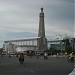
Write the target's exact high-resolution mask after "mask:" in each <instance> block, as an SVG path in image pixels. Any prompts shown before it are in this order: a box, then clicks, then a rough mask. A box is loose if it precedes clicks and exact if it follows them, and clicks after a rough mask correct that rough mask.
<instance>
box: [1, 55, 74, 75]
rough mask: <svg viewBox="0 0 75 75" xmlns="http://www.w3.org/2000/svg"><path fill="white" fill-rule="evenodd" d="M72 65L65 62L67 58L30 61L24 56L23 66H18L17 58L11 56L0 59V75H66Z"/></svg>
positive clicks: (33, 59)
mask: <svg viewBox="0 0 75 75" xmlns="http://www.w3.org/2000/svg"><path fill="white" fill-rule="evenodd" d="M73 65H74V63H70V62H68V61H67V57H60V58H56V57H48V60H44V59H43V57H40V58H39V59H36V58H35V57H32V58H31V59H30V58H29V57H27V56H25V61H24V64H20V63H19V61H18V58H17V57H15V56H13V57H11V58H8V57H7V56H4V57H0V75H68V74H69V73H70V72H71V71H72V69H73Z"/></svg>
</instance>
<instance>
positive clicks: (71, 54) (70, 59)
mask: <svg viewBox="0 0 75 75" xmlns="http://www.w3.org/2000/svg"><path fill="white" fill-rule="evenodd" d="M68 58H69V61H70V62H74V54H73V52H72V53H70V55H69V56H68Z"/></svg>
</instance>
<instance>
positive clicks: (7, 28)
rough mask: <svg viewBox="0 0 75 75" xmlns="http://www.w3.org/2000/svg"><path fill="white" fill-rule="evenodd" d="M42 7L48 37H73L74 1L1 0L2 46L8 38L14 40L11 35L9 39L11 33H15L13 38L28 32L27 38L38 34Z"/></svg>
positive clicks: (0, 31)
mask: <svg viewBox="0 0 75 75" xmlns="http://www.w3.org/2000/svg"><path fill="white" fill-rule="evenodd" d="M41 7H44V12H45V27H46V36H48V37H52V34H53V35H55V34H58V33H60V34H64V33H66V34H67V35H71V36H72V35H73V33H74V0H49V1H47V0H0V35H1V36H0V40H1V44H2V42H3V41H4V40H6V38H9V39H11V38H12V37H10V35H9V36H8V37H7V35H8V34H9V32H10V33H11V34H12V33H14V34H12V36H13V38H14V37H15V33H20V32H21V33H23V34H24V32H27V34H26V35H27V36H28V35H30V33H32V34H34V35H35V34H37V33H38V26H39V12H40V8H41ZM28 32H29V33H28ZM16 35H17V36H18V35H19V34H16ZM19 37H23V36H19ZM17 38H18V37H17ZM1 44H0V46H1Z"/></svg>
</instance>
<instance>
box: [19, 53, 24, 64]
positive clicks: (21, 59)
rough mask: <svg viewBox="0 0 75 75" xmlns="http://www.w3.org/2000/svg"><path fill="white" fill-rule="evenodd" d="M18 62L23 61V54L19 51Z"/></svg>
mask: <svg viewBox="0 0 75 75" xmlns="http://www.w3.org/2000/svg"><path fill="white" fill-rule="evenodd" d="M19 62H20V63H21V64H22V63H23V62H24V54H23V53H20V56H19Z"/></svg>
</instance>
